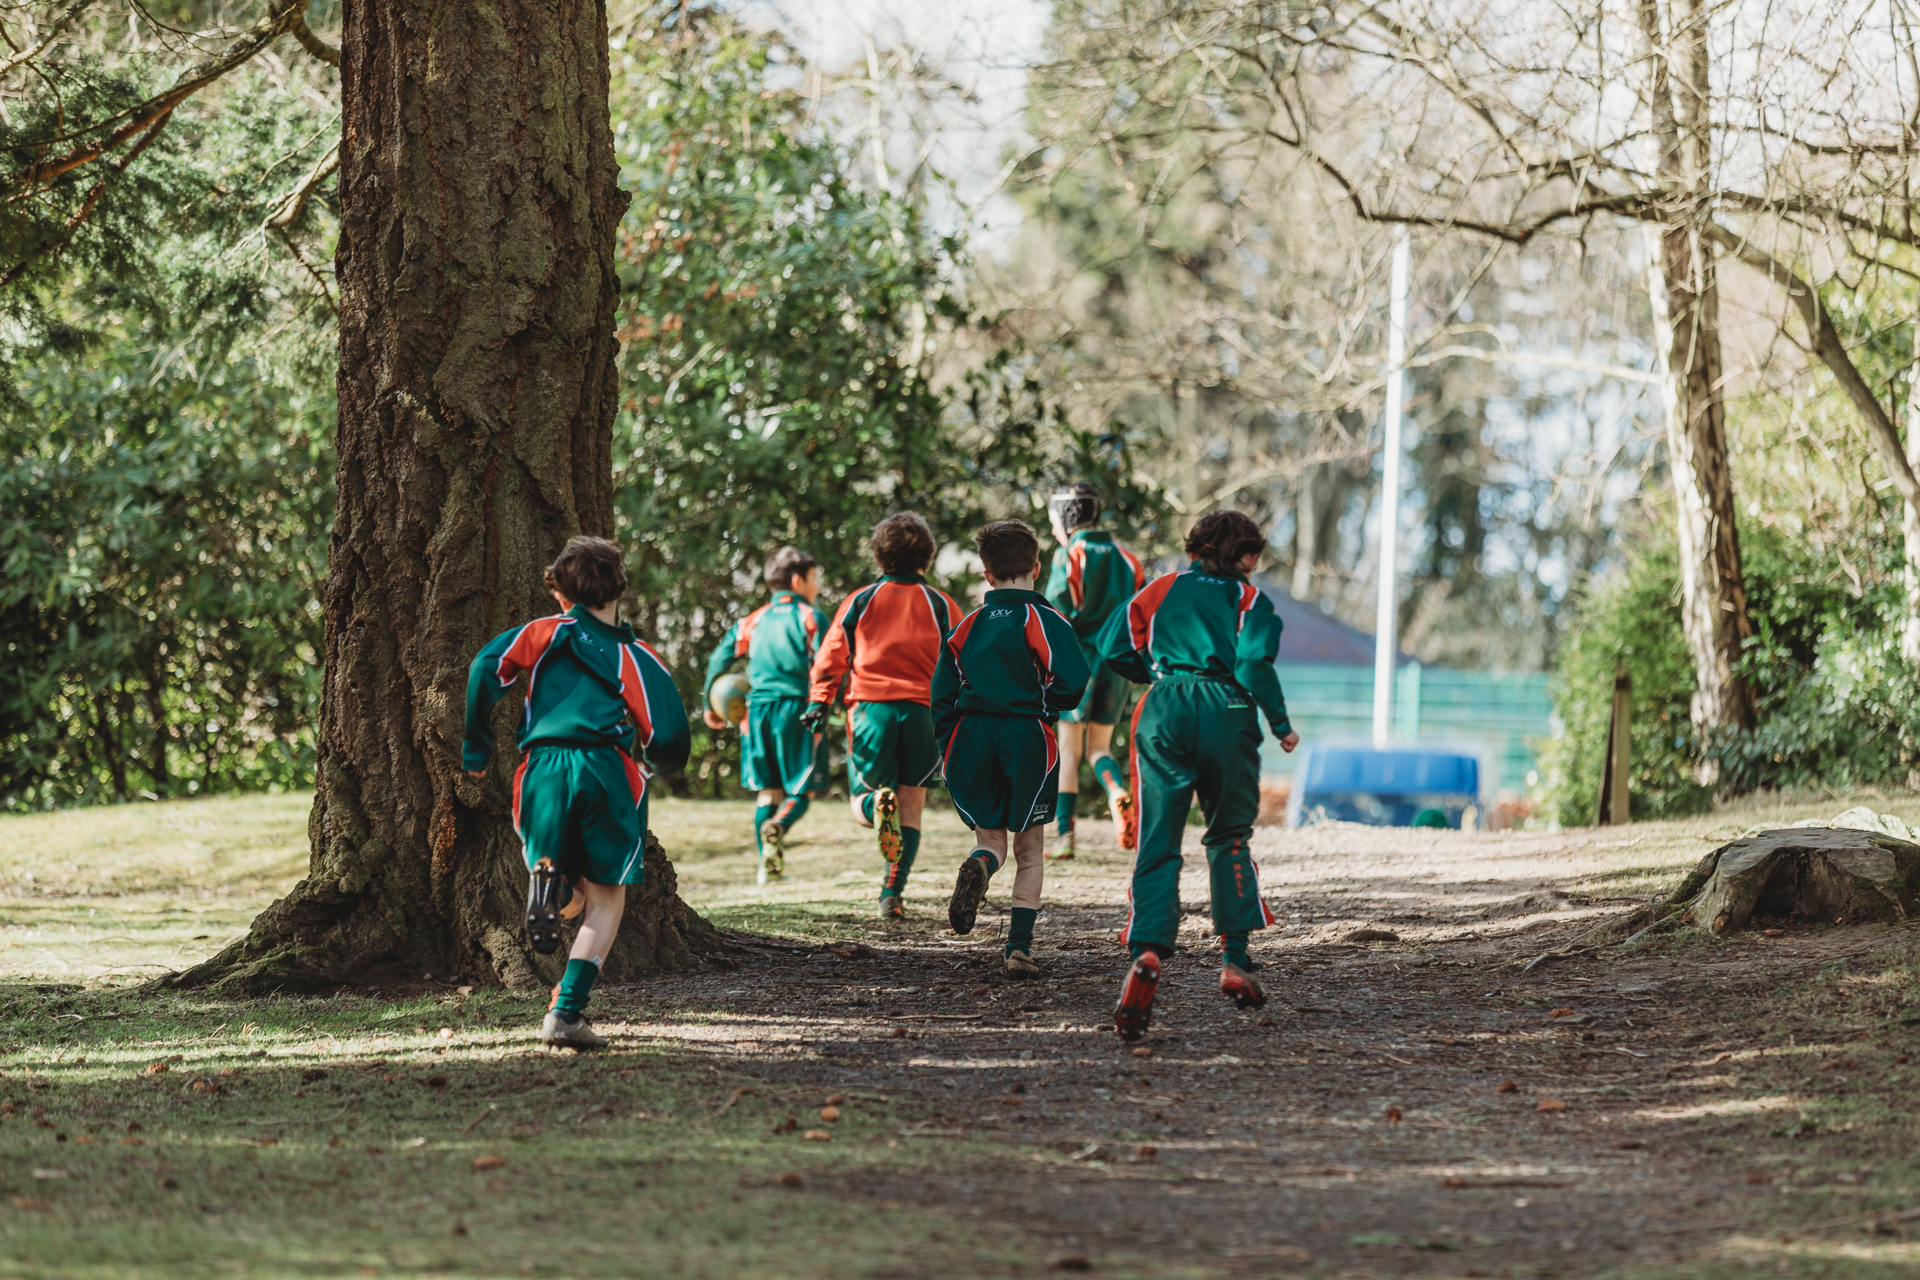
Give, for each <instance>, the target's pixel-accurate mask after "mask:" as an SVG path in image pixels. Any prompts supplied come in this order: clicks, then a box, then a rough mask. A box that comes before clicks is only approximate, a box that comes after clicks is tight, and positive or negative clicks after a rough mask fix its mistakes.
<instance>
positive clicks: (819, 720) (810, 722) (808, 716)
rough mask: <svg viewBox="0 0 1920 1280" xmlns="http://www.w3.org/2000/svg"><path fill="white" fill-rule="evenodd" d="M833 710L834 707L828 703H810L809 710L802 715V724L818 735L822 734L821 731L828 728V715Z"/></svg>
mask: <svg viewBox="0 0 1920 1280" xmlns="http://www.w3.org/2000/svg"><path fill="white" fill-rule="evenodd" d="M832 710H833V707H832V706H831V705H830V704H828V703H825V702H809V703H808V704H807V709H806V710H805V711H802V712H801V713H800V723H801V724H803V725H805V726H807V728H809V729H811V730H813V731H814V732H815V733H818V732H820V730H821V729H823V728H824V727H826V723H827V713H828V712H830V711H832Z"/></svg>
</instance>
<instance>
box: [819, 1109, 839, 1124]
mask: <svg viewBox="0 0 1920 1280" xmlns="http://www.w3.org/2000/svg"><path fill="white" fill-rule="evenodd" d="M820 1118H821V1119H822V1120H825V1121H826V1122H827V1123H828V1124H832V1123H833V1122H834V1121H836V1120H838V1119H839V1118H840V1108H838V1107H822V1108H820Z"/></svg>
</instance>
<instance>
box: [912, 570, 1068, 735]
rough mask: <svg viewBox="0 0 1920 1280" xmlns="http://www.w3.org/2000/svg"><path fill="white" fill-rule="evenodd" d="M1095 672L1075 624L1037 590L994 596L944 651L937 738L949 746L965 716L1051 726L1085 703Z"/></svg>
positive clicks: (938, 671)
mask: <svg viewBox="0 0 1920 1280" xmlns="http://www.w3.org/2000/svg"><path fill="white" fill-rule="evenodd" d="M1092 678H1093V671H1092V670H1091V669H1090V668H1089V667H1088V666H1087V660H1086V657H1085V656H1084V654H1083V653H1082V652H1081V648H1080V641H1079V639H1078V638H1077V637H1075V635H1074V634H1073V625H1072V624H1071V623H1069V622H1068V621H1067V620H1066V618H1064V617H1062V616H1061V614H1060V613H1059V611H1058V610H1056V609H1055V608H1054V607H1053V606H1052V605H1050V604H1048V603H1047V598H1046V597H1045V596H1043V595H1041V594H1040V593H1039V592H1037V591H1011V590H1005V591H989V592H987V600H986V603H985V604H983V605H981V606H980V607H979V608H978V609H975V610H974V611H973V612H972V613H970V614H968V615H967V616H966V617H964V618H962V619H960V623H959V625H958V626H956V627H954V629H953V634H951V635H949V636H948V637H947V639H946V643H945V644H943V645H941V646H940V665H939V666H938V667H937V668H935V670H934V673H933V717H934V725H933V736H934V739H935V740H936V741H938V742H941V743H945V742H947V741H948V740H949V739H950V738H952V737H953V731H954V730H955V729H957V728H959V727H960V721H961V720H963V719H965V718H966V717H967V716H1019V717H1025V718H1031V719H1035V720H1045V721H1048V722H1049V723H1051V722H1052V721H1054V720H1058V719H1059V718H1060V713H1061V712H1063V711H1071V710H1073V709H1074V708H1075V707H1077V706H1079V705H1080V698H1081V696H1082V695H1083V694H1085V693H1086V691H1087V682H1088V681H1089V680H1091V679H1092Z"/></svg>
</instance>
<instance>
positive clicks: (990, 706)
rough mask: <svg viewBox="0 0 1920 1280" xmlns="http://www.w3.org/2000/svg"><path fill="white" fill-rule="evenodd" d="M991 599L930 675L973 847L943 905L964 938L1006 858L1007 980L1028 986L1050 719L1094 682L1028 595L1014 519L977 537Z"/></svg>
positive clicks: (1046, 608)
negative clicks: (1010, 866) (1009, 886)
mask: <svg viewBox="0 0 1920 1280" xmlns="http://www.w3.org/2000/svg"><path fill="white" fill-rule="evenodd" d="M974 546H975V548H976V549H977V550H978V551H979V553H980V565H981V567H982V568H983V569H984V570H985V571H986V576H987V588H988V589H987V598H986V602H985V603H984V604H982V605H981V607H980V608H978V609H975V610H974V611H973V612H972V613H970V614H968V615H967V616H966V617H964V618H962V619H961V620H960V624H959V625H958V626H956V627H955V628H954V629H953V633H952V634H951V635H949V636H948V637H947V640H946V643H945V644H944V645H943V646H942V647H941V650H940V666H939V668H938V669H937V670H936V671H935V672H934V676H933V712H934V716H935V721H934V736H935V737H936V738H937V739H938V740H939V742H940V743H941V745H942V747H943V748H944V756H945V764H946V778H947V790H948V791H949V792H950V793H952V795H953V807H954V808H955V809H957V810H958V811H959V813H960V818H961V820H962V821H963V822H965V823H966V824H967V825H968V826H969V827H972V828H973V833H974V842H975V844H976V845H977V846H978V847H977V848H975V849H974V851H973V852H972V853H971V854H969V855H968V856H967V859H966V861H965V862H963V863H961V864H960V874H959V877H958V878H957V879H956V881H955V883H954V887H953V898H952V900H951V901H949V902H948V904H947V920H948V923H950V924H952V926H953V929H954V932H955V933H971V932H972V931H973V922H974V918H975V916H976V915H977V914H978V912H979V910H980V904H981V902H982V901H984V900H985V898H986V896H987V882H988V881H989V880H990V879H991V878H992V876H993V873H994V872H995V871H998V870H999V869H1000V867H1001V866H1002V864H1004V863H1005V862H1006V860H1007V857H1008V853H1009V847H1008V846H1009V844H1011V846H1012V848H1011V853H1012V856H1013V860H1014V874H1013V918H1012V922H1011V923H1010V924H1009V926H1008V928H1007V943H1006V963H1007V972H1008V973H1009V974H1011V975H1013V976H1014V977H1019V978H1033V977H1037V976H1038V975H1039V973H1040V968H1039V966H1038V965H1036V964H1034V962H1033V926H1034V921H1035V919H1036V917H1037V916H1038V915H1039V911H1040V884H1041V879H1042V876H1043V874H1044V873H1043V870H1042V867H1043V865H1044V864H1043V861H1042V856H1041V854H1042V845H1043V844H1044V842H1045V839H1046V827H1047V819H1048V818H1050V817H1052V816H1053V812H1054V795H1055V793H1056V791H1057V790H1058V788H1059V784H1060V767H1061V765H1060V759H1061V757H1060V748H1059V741H1058V738H1057V737H1056V733H1055V729H1054V722H1055V721H1056V720H1057V719H1058V718H1059V716H1060V714H1061V713H1062V712H1064V711H1068V710H1071V709H1072V708H1073V707H1075V706H1078V705H1079V703H1080V699H1081V697H1082V696H1083V694H1084V693H1085V691H1086V687H1087V683H1088V678H1089V676H1090V675H1091V673H1090V672H1089V670H1088V668H1087V661H1086V658H1085V656H1084V655H1083V654H1082V653H1081V651H1080V642H1079V640H1078V639H1076V638H1075V636H1074V634H1073V627H1072V625H1071V624H1070V623H1068V621H1067V620H1066V619H1065V618H1064V617H1062V616H1061V615H1060V613H1059V612H1058V611H1057V610H1055V609H1054V608H1053V607H1052V606H1051V605H1049V604H1048V603H1047V599H1046V597H1045V596H1042V595H1040V594H1039V593H1038V592H1036V591H1035V590H1034V589H1033V587H1034V581H1035V579H1036V578H1037V577H1038V576H1039V573H1040V563H1039V561H1040V540H1039V539H1038V538H1037V537H1035V536H1034V532H1033V530H1032V529H1030V528H1028V527H1027V526H1026V525H1025V524H1023V523H1022V522H1020V521H1018V520H1003V521H1000V522H999V523H997V524H990V525H988V526H987V527H986V528H984V529H982V530H980V532H979V533H978V534H976V535H975V536H974Z"/></svg>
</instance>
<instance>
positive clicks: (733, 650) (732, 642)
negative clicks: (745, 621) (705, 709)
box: [700, 620, 740, 695]
mask: <svg viewBox="0 0 1920 1280" xmlns="http://www.w3.org/2000/svg"><path fill="white" fill-rule="evenodd" d="M739 644H740V623H739V621H738V620H736V621H735V622H734V624H733V625H732V626H730V627H728V628H727V634H726V635H724V636H722V637H720V643H719V644H717V645H715V646H714V650H713V652H712V653H711V654H709V655H707V682H706V683H705V684H703V685H701V686H700V692H701V694H702V695H705V694H709V693H712V692H713V682H714V681H715V680H718V679H719V678H720V677H721V676H723V675H725V674H727V668H728V667H731V666H732V665H733V664H734V662H735V661H736V660H737V659H738V658H739V657H740V654H739V653H738V652H737V650H738V648H739Z"/></svg>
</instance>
